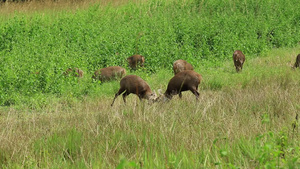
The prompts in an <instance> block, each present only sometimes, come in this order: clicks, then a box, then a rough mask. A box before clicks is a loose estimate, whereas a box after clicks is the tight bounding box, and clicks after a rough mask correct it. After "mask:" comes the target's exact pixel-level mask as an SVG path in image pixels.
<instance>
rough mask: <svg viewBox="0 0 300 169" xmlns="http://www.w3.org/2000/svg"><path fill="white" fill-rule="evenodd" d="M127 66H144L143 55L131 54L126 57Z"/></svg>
mask: <svg viewBox="0 0 300 169" xmlns="http://www.w3.org/2000/svg"><path fill="white" fill-rule="evenodd" d="M127 61H128V64H129V67H130V68H131V69H134V70H135V69H137V68H138V67H139V66H140V67H144V63H145V57H144V56H142V55H133V56H130V57H129V58H127Z"/></svg>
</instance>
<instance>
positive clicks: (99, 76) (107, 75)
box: [92, 66, 126, 82]
mask: <svg viewBox="0 0 300 169" xmlns="http://www.w3.org/2000/svg"><path fill="white" fill-rule="evenodd" d="M125 74H126V70H125V69H124V68H123V67H120V66H110V67H106V68H102V69H99V70H96V71H95V73H94V75H93V77H92V78H93V79H95V80H100V81H101V82H105V81H110V80H113V79H118V78H122V77H123V76H125Z"/></svg>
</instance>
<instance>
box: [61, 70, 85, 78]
mask: <svg viewBox="0 0 300 169" xmlns="http://www.w3.org/2000/svg"><path fill="white" fill-rule="evenodd" d="M64 75H65V76H68V75H71V76H74V77H80V78H81V77H83V71H82V70H80V69H78V68H68V69H67V70H66V71H65V72H64Z"/></svg>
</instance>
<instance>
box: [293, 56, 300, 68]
mask: <svg viewBox="0 0 300 169" xmlns="http://www.w3.org/2000/svg"><path fill="white" fill-rule="evenodd" d="M298 67H300V54H298V55H297V57H296V62H295V64H294V66H293V67H292V68H298Z"/></svg>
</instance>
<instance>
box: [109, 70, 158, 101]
mask: <svg viewBox="0 0 300 169" xmlns="http://www.w3.org/2000/svg"><path fill="white" fill-rule="evenodd" d="M123 92H125V93H123ZM122 93H123V95H122V96H123V100H124V103H126V100H125V98H126V96H128V95H129V94H130V93H133V94H136V95H137V96H138V97H139V99H140V100H142V99H147V100H149V103H150V101H151V102H153V101H155V100H156V98H157V97H156V93H154V92H152V91H151V89H150V87H149V85H148V84H147V83H146V82H145V81H144V80H143V79H142V78H140V77H139V76H136V75H127V76H125V77H123V78H122V79H121V81H120V89H119V91H118V92H117V93H116V94H115V97H114V100H113V102H112V103H111V106H113V104H114V102H115V100H116V98H117V97H118V96H119V95H120V94H122Z"/></svg>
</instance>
